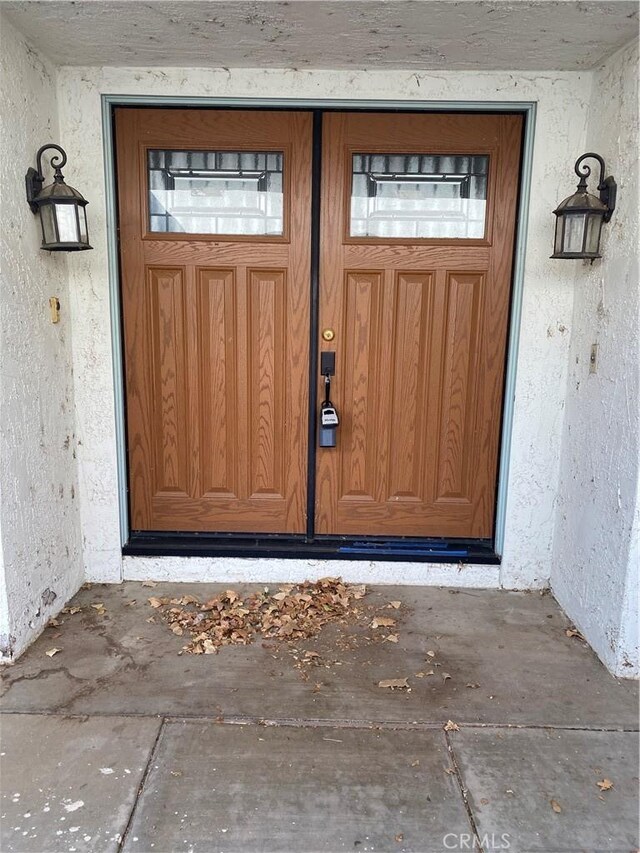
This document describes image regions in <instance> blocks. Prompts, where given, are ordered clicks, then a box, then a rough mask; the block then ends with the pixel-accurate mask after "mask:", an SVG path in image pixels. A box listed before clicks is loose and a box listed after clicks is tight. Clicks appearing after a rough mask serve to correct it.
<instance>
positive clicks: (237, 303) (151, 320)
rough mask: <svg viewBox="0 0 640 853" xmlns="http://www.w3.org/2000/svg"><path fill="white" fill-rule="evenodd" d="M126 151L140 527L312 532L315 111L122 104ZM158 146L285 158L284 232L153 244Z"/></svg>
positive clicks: (119, 120) (123, 223)
mask: <svg viewBox="0 0 640 853" xmlns="http://www.w3.org/2000/svg"><path fill="white" fill-rule="evenodd" d="M116 140H117V166H118V187H119V224H120V237H121V242H120V245H121V264H122V297H123V315H124V339H125V384H126V399H127V434H128V463H129V486H130V514H131V526H132V528H133V529H134V530H159V531H161V530H184V531H222V532H224V531H230V532H247V533H260V532H267V533H272V532H277V533H299V532H302V531H303V530H304V529H305V524H306V515H305V512H306V481H307V415H308V381H309V377H308V364H309V349H308V329H309V301H310V288H309V281H310V248H309V241H310V233H311V116H310V115H309V114H306V113H295V112H286V113H283V112H280V113H279V112H268V113H261V112H256V111H232V110H228V111H227V110H221V111H213V110H211V111H208V110H162V109H150V110H146V109H145V110H140V109H130V108H119V109H118V110H117V111H116ZM148 148H161V149H190V150H257V151H267V150H269V151H273V150H276V151H283V152H284V163H285V167H284V170H285V171H284V197H285V211H284V221H285V228H284V230H285V233H284V236H283V237H277V238H272V237H242V238H237V239H236V238H235V237H224V236H218V235H207V236H206V237H204V236H203V237H199V236H194V235H190V234H189V235H187V234H179V235H174V234H163V235H158V234H153V235H151V234H149V233H148V230H147V221H148V219H147V180H146V160H147V156H146V151H147V149H148ZM292 187H295V192H292Z"/></svg>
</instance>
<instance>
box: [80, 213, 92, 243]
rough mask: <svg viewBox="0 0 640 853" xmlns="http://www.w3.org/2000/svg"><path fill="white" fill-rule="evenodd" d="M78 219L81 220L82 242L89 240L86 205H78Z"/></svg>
mask: <svg viewBox="0 0 640 853" xmlns="http://www.w3.org/2000/svg"><path fill="white" fill-rule="evenodd" d="M78 219H79V221H80V242H81V243H88V242H89V232H88V230H87V209H86V207H78Z"/></svg>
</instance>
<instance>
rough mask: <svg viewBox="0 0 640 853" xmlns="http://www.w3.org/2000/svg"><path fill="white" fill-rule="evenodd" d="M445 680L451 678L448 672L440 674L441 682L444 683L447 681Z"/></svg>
mask: <svg viewBox="0 0 640 853" xmlns="http://www.w3.org/2000/svg"><path fill="white" fill-rule="evenodd" d="M447 678H451V676H450V675H449V673H448V672H443V673H442V680H443V681H446V680H447Z"/></svg>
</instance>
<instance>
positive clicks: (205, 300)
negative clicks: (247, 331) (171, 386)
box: [197, 269, 241, 499]
mask: <svg viewBox="0 0 640 853" xmlns="http://www.w3.org/2000/svg"><path fill="white" fill-rule="evenodd" d="M197 282H198V284H197V301H198V311H197V320H198V329H197V340H198V343H199V346H198V351H197V372H198V376H199V378H200V454H199V461H200V476H201V486H200V491H199V496H202V497H204V496H206V497H210V498H213V497H217V498H222V499H227V498H238V497H240V495H241V489H240V483H239V471H238V456H239V454H238V436H239V426H238V418H239V411H238V383H237V379H236V377H237V373H238V329H237V296H236V293H237V287H238V282H237V277H236V270H235V269H199V270H198V274H197Z"/></svg>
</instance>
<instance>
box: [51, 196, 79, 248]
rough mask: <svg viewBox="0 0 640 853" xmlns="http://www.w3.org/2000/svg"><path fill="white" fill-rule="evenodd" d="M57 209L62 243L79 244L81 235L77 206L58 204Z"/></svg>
mask: <svg viewBox="0 0 640 853" xmlns="http://www.w3.org/2000/svg"><path fill="white" fill-rule="evenodd" d="M55 209H56V217H57V219H58V234H59V235H60V242H61V243H77V242H78V237H79V235H78V220H77V219H76V206H75V204H56V205H55Z"/></svg>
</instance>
